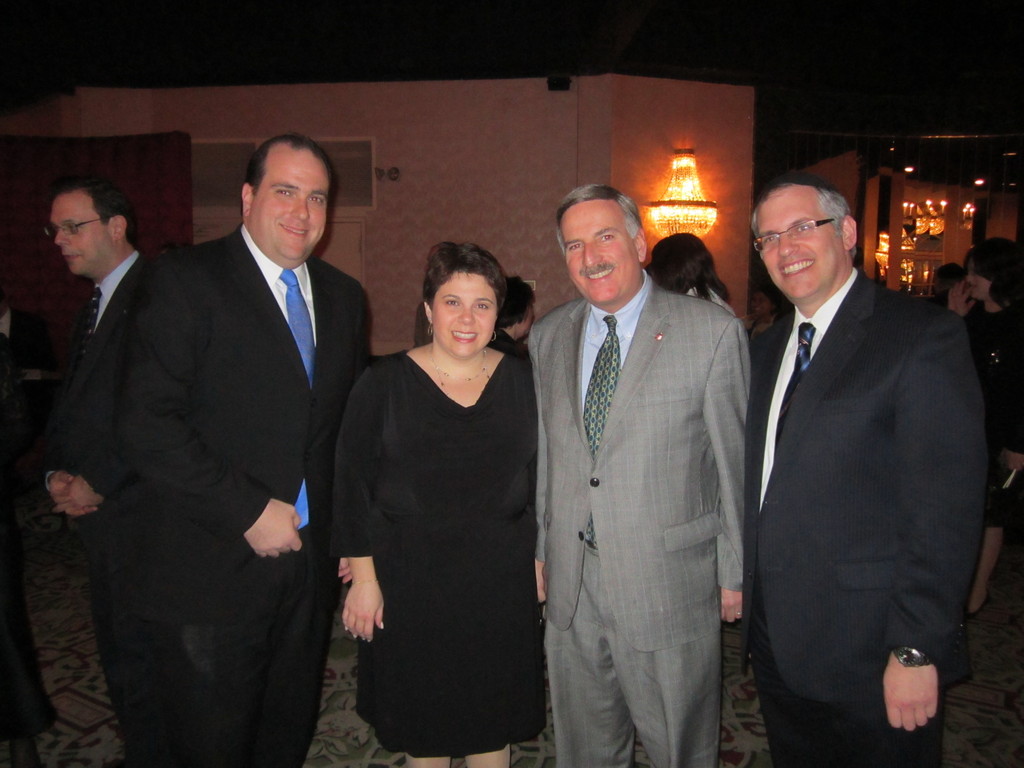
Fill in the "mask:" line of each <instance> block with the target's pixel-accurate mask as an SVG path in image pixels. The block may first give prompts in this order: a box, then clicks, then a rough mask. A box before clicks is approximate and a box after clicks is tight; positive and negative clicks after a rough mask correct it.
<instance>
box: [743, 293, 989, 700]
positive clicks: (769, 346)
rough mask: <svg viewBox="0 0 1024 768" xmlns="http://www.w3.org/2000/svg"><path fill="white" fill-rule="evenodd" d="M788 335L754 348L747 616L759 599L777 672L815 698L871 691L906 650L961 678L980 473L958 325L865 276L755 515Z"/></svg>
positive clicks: (974, 404)
mask: <svg viewBox="0 0 1024 768" xmlns="http://www.w3.org/2000/svg"><path fill="white" fill-rule="evenodd" d="M792 327H793V316H792V315H790V316H789V318H788V319H783V320H781V321H777V322H776V323H775V324H774V325H773V326H772V328H771V329H769V330H768V331H766V332H765V333H764V334H762V335H761V336H760V337H758V338H757V339H756V340H755V341H754V343H753V345H752V348H751V362H752V372H751V393H750V407H749V410H748V412H747V449H746V450H747V458H746V478H747V481H746V494H745V525H744V553H745V554H744V576H745V582H744V590H743V599H744V615H746V616H747V617H750V616H751V615H752V607H751V601H752V598H753V594H754V592H755V591H756V592H759V593H760V595H761V597H762V598H763V600H764V606H765V615H766V618H767V625H768V638H769V640H770V642H771V646H772V650H773V652H774V654H775V659H776V663H777V665H778V669H779V672H780V673H781V675H782V678H783V680H784V681H785V682H786V684H787V685H788V686H789V687H790V688H791V689H792V690H793V691H795V692H796V693H798V694H799V695H802V696H805V697H807V698H810V699H815V700H819V701H834V700H839V699H847V700H849V699H854V698H870V697H873V696H877V695H880V694H881V679H882V673H883V671H884V669H885V665H886V663H887V660H888V654H889V652H890V650H891V649H892V648H894V647H897V646H901V645H906V646H910V647H912V648H917V649H919V650H921V651H923V652H925V653H926V654H927V655H928V656H930V657H931V658H932V659H934V660H935V662H936V664H937V666H938V670H939V673H940V676H941V678H942V680H943V681H944V682H948V681H950V680H952V679H955V678H957V677H959V676H961V675H963V674H965V673H966V672H967V657H966V649H965V648H964V645H963V634H962V625H961V621H962V618H963V605H964V600H965V597H966V591H967V586H968V583H969V581H970V578H971V574H972V572H973V566H974V561H975V555H976V551H977V542H978V538H979V534H980V532H981V515H982V503H983V487H984V477H985V447H984V437H983V434H982V405H981V398H980V393H979V391H978V384H977V379H976V377H975V375H974V372H973V370H972V367H971V360H970V354H969V351H968V345H967V338H966V335H965V333H964V328H963V323H962V321H961V320H960V318H958V317H957V316H956V315H955V314H953V313H952V312H949V311H948V310H944V309H940V308H937V307H935V306H934V305H929V304H928V303H926V302H923V301H920V300H914V299H910V298H908V297H905V296H902V295H899V294H897V293H894V292H892V291H888V290H885V289H884V288H880V287H877V286H875V285H873V284H872V283H871V282H870V281H869V280H868V279H867V278H865V277H864V276H863V275H859V276H858V277H857V280H856V282H855V283H854V284H853V286H852V287H851V290H850V292H849V294H848V295H847V297H846V299H845V300H844V301H843V304H842V306H841V307H840V309H839V311H838V313H837V314H836V316H835V318H834V320H833V321H832V324H831V326H830V327H829V329H828V332H827V333H826V335H825V336H824V338H823V339H822V340H821V346H820V347H819V348H818V349H816V350H815V353H814V357H813V359H812V361H811V365H810V367H809V368H808V369H807V371H806V373H805V374H804V377H803V379H802V380H801V383H800V387H799V389H798V391H797V393H796V395H795V396H794V398H793V401H792V403H791V405H790V409H789V412H788V414H787V416H786V424H785V429H784V430H783V433H782V437H781V439H780V441H779V443H778V445H777V446H776V452H775V460H774V464H773V467H772V474H771V476H770V478H769V480H768V487H767V490H766V493H765V495H764V503H763V505H762V504H761V503H760V501H759V500H760V495H761V475H762V467H763V453H764V444H765V443H764V441H765V440H766V439H773V437H770V436H768V435H766V425H767V420H768V411H769V408H770V405H771V399H772V392H773V390H774V388H775V382H776V376H777V374H778V371H779V365H780V362H781V359H782V355H783V353H784V348H785V345H786V343H787V342H788V340H789V335H790V332H791V330H792ZM745 624H749V620H748V622H745ZM748 634H749V626H745V627H744V656H743V658H746V653H745V649H746V644H747V639H748Z"/></svg>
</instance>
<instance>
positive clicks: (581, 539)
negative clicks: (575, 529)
mask: <svg viewBox="0 0 1024 768" xmlns="http://www.w3.org/2000/svg"><path fill="white" fill-rule="evenodd" d="M583 538H584V536H583V531H580V541H583Z"/></svg>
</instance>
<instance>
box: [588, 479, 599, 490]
mask: <svg viewBox="0 0 1024 768" xmlns="http://www.w3.org/2000/svg"><path fill="white" fill-rule="evenodd" d="M600 484H601V480H600V478H597V477H592V478H590V487H591V488H597V486H599V485H600Z"/></svg>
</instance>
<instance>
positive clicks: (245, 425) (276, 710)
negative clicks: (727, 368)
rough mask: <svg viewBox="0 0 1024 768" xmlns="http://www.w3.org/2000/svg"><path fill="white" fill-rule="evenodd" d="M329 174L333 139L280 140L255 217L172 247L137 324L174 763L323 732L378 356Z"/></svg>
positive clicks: (156, 598)
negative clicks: (349, 464)
mask: <svg viewBox="0 0 1024 768" xmlns="http://www.w3.org/2000/svg"><path fill="white" fill-rule="evenodd" d="M329 187H330V165H329V162H328V159H327V157H326V155H325V154H324V152H323V150H322V149H321V148H320V147H319V146H318V145H317V144H316V143H315V142H313V141H312V140H310V139H308V138H307V137H305V136H299V135H295V134H288V135H284V136H278V137H275V138H273V139H270V140H268V141H267V142H265V143H264V144H263V145H262V146H261V147H260V148H259V149H258V150H257V151H256V153H255V154H254V155H253V157H252V159H251V160H250V163H249V167H248V171H247V174H246V181H245V184H244V185H243V186H242V194H241V203H242V221H243V224H242V226H241V227H240V228H239V229H238V230H236V231H235V232H234V233H232V234H230V235H228V236H227V237H225V238H223V239H220V240H216V241H214V242H211V243H206V244H203V245H200V246H197V247H195V248H191V249H186V250H182V251H177V252H173V253H168V254H164V255H162V256H161V257H160V258H159V259H158V260H157V261H156V262H155V263H154V265H153V269H152V272H151V274H150V275H149V276H148V278H147V280H146V281H145V284H144V285H143V287H142V290H141V295H140V298H139V302H138V306H137V311H136V313H135V314H134V316H133V318H132V324H131V329H130V332H129V342H128V347H127V357H126V366H125V371H126V374H125V379H124V385H123V390H122V393H123V397H122V411H121V418H120V423H119V433H120V436H121V438H122V440H123V443H124V447H125V451H126V455H127V457H128V459H129V461H130V463H131V464H132V466H133V467H134V468H135V469H136V471H137V472H138V473H139V474H140V476H141V482H140V488H141V490H140V493H139V494H138V495H137V497H136V499H135V511H136V513H137V514H138V517H139V520H140V524H141V528H142V535H141V537H140V550H141V552H142V555H143V560H144V562H143V564H142V567H141V568H140V570H139V580H138V591H139V596H140V610H141V611H143V613H144V615H145V618H146V619H147V622H146V624H147V627H148V628H149V631H150V633H151V636H152V637H153V638H154V642H153V653H154V657H155V667H156V676H155V678H156V681H157V685H158V690H159V722H160V724H161V725H162V726H163V727H164V728H165V729H166V732H167V739H168V742H169V749H168V752H167V755H166V756H165V761H164V762H163V763H162V764H166V765H174V766H187V767H188V768H204V767H208V768H230V767H231V766H238V768H248V767H250V766H266V767H267V768H271V767H272V768H288V766H296V767H297V766H301V765H302V764H303V762H304V760H305V756H306V751H307V749H308V748H309V744H310V741H311V740H312V737H313V733H314V730H315V727H316V720H317V715H318V714H319V705H320V688H321V682H322V677H323V669H324V661H325V658H326V650H327V643H328V640H329V637H330V628H331V617H332V611H333V609H334V608H335V607H336V605H337V597H338V586H339V584H338V561H337V559H335V560H333V561H332V560H331V559H330V558H329V556H328V544H329V535H330V524H331V494H332V474H333V464H334V446H335V442H336V437H337V432H338V428H339V425H340V422H341V417H342V411H343V409H344V406H345V402H346V400H347V398H348V393H349V390H350V388H351V386H352V384H353V382H354V380H355V379H356V377H357V376H358V375H359V373H360V372H361V370H362V368H363V367H364V364H365V363H364V360H365V355H366V349H365V338H364V330H365V329H364V301H363V293H362V289H361V288H360V286H359V284H358V283H357V282H356V281H355V280H354V279H352V278H351V277H349V276H347V275H345V274H343V273H341V272H339V271H338V270H336V269H335V268H334V267H331V266H330V265H328V264H326V263H324V262H322V261H320V260H319V259H315V258H310V254H311V253H312V251H313V248H314V247H315V246H316V244H317V242H318V241H319V240H320V237H321V236H322V235H323V232H324V227H325V225H326V221H327V213H328V193H329Z"/></svg>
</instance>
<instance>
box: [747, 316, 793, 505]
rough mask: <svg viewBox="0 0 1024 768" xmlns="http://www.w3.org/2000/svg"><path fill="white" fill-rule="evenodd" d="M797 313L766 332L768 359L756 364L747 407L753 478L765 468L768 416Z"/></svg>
mask: <svg viewBox="0 0 1024 768" xmlns="http://www.w3.org/2000/svg"><path fill="white" fill-rule="evenodd" d="M795 319H796V315H795V314H794V313H793V312H790V313H789V314H788V315H787V316H786V319H785V320H783V321H781V322H776V324H775V325H774V326H773V327H772V329H771V330H772V331H773V332H772V333H771V335H770V336H769V335H767V334H766V336H765V338H764V339H763V341H761V343H762V344H765V345H767V348H766V349H765V350H764V351H763V352H762V354H763V356H764V362H759V363H758V365H757V366H756V367H753V368H752V381H751V387H750V404H749V407H748V408H747V424H748V425H749V426H748V429H749V436H748V438H747V449H748V450H749V451H750V452H751V454H752V455H751V461H750V464H749V467H750V469H749V470H748V471H750V472H751V477H752V478H757V479H758V487H760V478H761V475H762V472H763V468H764V441H765V440H766V439H768V438H767V432H768V416H769V414H770V412H771V407H772V397H773V396H774V394H775V383H776V382H777V381H778V377H779V367H780V366H781V365H782V358H783V356H784V355H785V353H786V345H787V344H788V343H789V337H790V335H791V334H792V332H793V323H794V322H795ZM772 439H774V438H772Z"/></svg>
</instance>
